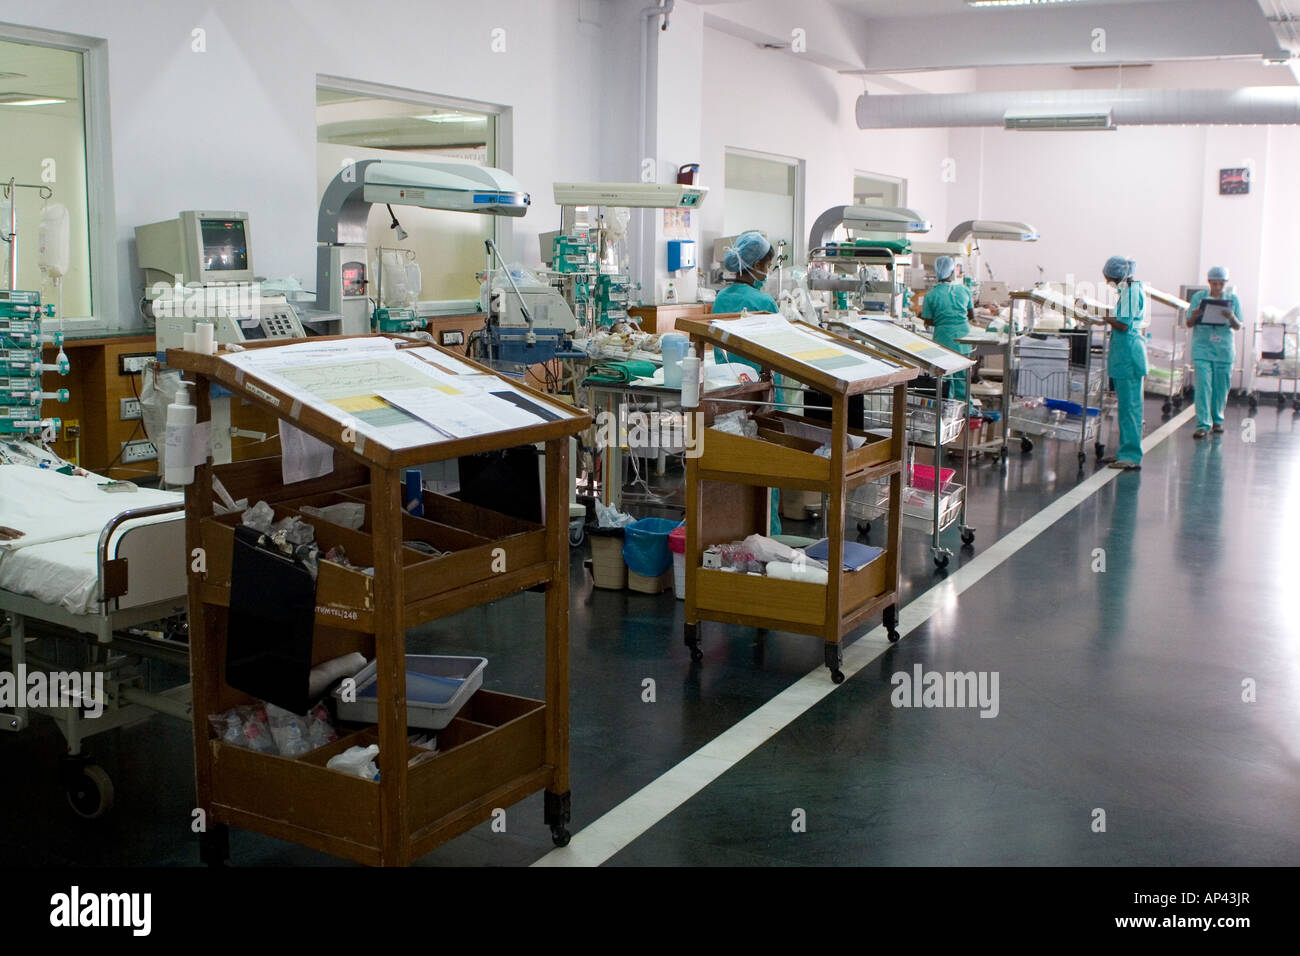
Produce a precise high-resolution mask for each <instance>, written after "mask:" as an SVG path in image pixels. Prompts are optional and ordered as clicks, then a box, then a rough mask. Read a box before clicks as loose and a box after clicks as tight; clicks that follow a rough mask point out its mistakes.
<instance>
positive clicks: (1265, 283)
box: [1258, 126, 1300, 312]
mask: <svg viewBox="0 0 1300 956" xmlns="http://www.w3.org/2000/svg"><path fill="white" fill-rule="evenodd" d="M1265 156H1266V158H1265V168H1264V179H1263V188H1264V234H1263V239H1262V241H1261V249H1260V276H1259V298H1258V301H1259V305H1260V307H1261V308H1265V307H1273V308H1278V309H1281V310H1282V311H1283V312H1285V311H1287V310H1289V309H1291V308H1294V307H1295V306H1300V159H1298V158H1300V127H1297V126H1273V127H1270V128H1269V130H1268V151H1267V153H1266V154H1265Z"/></svg>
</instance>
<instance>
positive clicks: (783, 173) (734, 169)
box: [722, 152, 798, 250]
mask: <svg viewBox="0 0 1300 956" xmlns="http://www.w3.org/2000/svg"><path fill="white" fill-rule="evenodd" d="M797 172H798V170H797V167H796V166H795V165H794V164H793V161H791V162H781V161H780V160H772V159H763V158H760V157H757V156H747V155H745V154H743V153H733V152H728V153H727V166H726V180H725V195H724V197H723V200H724V206H723V225H722V230H723V235H724V236H734V235H736V234H737V233H741V232H745V231H747V230H749V229H757V230H759V231H760V232H762V233H763V234H764V235H766V236H767V238H768V241H769V242H771V243H772V245H776V244H777V243H778V242H780V241H781V240H782V239H784V240H785V242H786V247H787V249H788V250H793V249H794V237H795V230H796V226H797V224H796V222H795V188H796V183H797Z"/></svg>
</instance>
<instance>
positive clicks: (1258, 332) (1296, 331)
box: [1248, 314, 1300, 415]
mask: <svg viewBox="0 0 1300 956" xmlns="http://www.w3.org/2000/svg"><path fill="white" fill-rule="evenodd" d="M1291 318H1292V314H1288V315H1287V316H1286V318H1284V319H1283V320H1282V321H1281V322H1266V321H1264V319H1263V318H1259V319H1256V320H1255V336H1254V347H1253V351H1254V367H1253V369H1252V372H1253V374H1252V375H1251V382H1250V391H1249V393H1248V396H1249V397H1248V401H1249V403H1250V413H1251V414H1252V415H1253V414H1255V412H1256V410H1257V409H1258V408H1259V382H1260V379H1266V380H1269V381H1276V382H1277V388H1276V391H1275V394H1276V395H1277V407H1278V408H1279V409H1281V408H1285V407H1286V390H1285V389H1284V387H1283V386H1284V385H1285V383H1286V382H1287V381H1288V380H1289V381H1290V382H1291V410H1292V411H1294V412H1296V413H1300V325H1297V324H1296V322H1295V321H1294V320H1293V321H1291V322H1288V321H1287V319H1291ZM1267 391H1274V390H1273V389H1268V390H1267Z"/></svg>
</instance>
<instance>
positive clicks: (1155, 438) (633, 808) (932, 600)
mask: <svg viewBox="0 0 1300 956" xmlns="http://www.w3.org/2000/svg"><path fill="white" fill-rule="evenodd" d="M1194 415H1195V409H1194V408H1187V409H1184V410H1183V411H1182V412H1181V413H1180V414H1179V415H1177V416H1175V417H1174V418H1173V419H1171V420H1170V421H1168V422H1166V423H1165V424H1164V425H1162V426H1160V427H1159V428H1157V429H1156V430H1155V431H1154V432H1152V433H1151V434H1150V435H1148V436H1147V437H1146V438H1145V439H1144V440H1143V442H1142V450H1143V451H1144V452H1149V451H1151V449H1153V448H1155V447H1156V446H1157V445H1159V444H1160V443H1161V442H1162V441H1164V440H1165V439H1166V438H1168V437H1169V436H1170V435H1172V434H1173V433H1174V432H1176V431H1177V430H1178V429H1179V428H1180V427H1182V425H1184V424H1185V423H1186V422H1188V421H1189V420H1190V419H1191V418H1192V417H1193V416H1194ZM1120 474H1122V472H1120V471H1118V470H1116V469H1113V468H1103V469H1101V470H1099V471H1097V472H1095V473H1093V474H1092V475H1089V476H1088V477H1087V478H1085V479H1084V480H1083V481H1081V482H1080V483H1079V484H1078V485H1076V486H1075V487H1074V488H1071V489H1070V490H1069V491H1067V492H1066V493H1065V494H1064V495H1062V496H1061V497H1060V498H1058V499H1056V500H1055V501H1053V502H1052V503H1051V504H1050V505H1048V506H1047V507H1046V508H1044V509H1043V510H1042V511H1039V512H1038V513H1037V514H1035V515H1034V516H1033V517H1032V518H1030V519H1029V520H1028V521H1026V522H1025V523H1024V524H1022V525H1020V526H1019V527H1017V528H1015V529H1014V530H1012V531H1011V532H1010V533H1008V534H1007V535H1005V536H1004V537H1002V538H999V539H998V540H997V541H995V542H994V543H993V544H992V545H990V546H989V547H988V548H987V549H986V550H984V551H983V552H981V553H980V554H979V555H977V556H976V557H975V558H974V559H972V560H971V561H969V562H968V563H966V564H964V565H962V566H961V567H960V568H958V569H957V570H956V571H954V572H953V573H952V574H950V575H948V577H947V578H945V579H944V580H942V581H940V582H939V583H938V584H936V585H934V587H932V588H929V589H928V590H926V591H925V592H924V593H922V594H920V595H918V596H917V597H916V598H914V599H913V600H912V601H910V602H909V603H908V604H906V605H905V606H904V607H903V608H902V610H901V611H900V612H899V616H898V630H899V633H900V634H901V635H906V634H908V633H909V632H910V631H912V630H913V629H915V628H917V627H919V626H920V625H922V624H924V623H925V622H926V621H927V620H928V619H929V618H930V617H931V616H932V615H933V614H934V613H935V612H936V611H938V610H940V609H943V608H946V607H950V606H951V603H952V601H953V600H954V599H955V598H956V597H957V595H959V594H961V593H962V592H963V591H965V590H966V589H967V588H970V587H973V586H974V585H975V584H977V583H978V582H979V581H980V580H981V579H982V578H983V577H984V576H985V575H987V574H988V573H989V572H991V571H993V570H994V569H996V568H997V567H998V566H999V565H1000V564H1002V563H1003V562H1004V561H1006V560H1007V559H1008V558H1010V557H1011V556H1012V555H1014V554H1015V553H1016V552H1017V551H1019V550H1020V549H1021V548H1023V547H1024V546H1025V545H1027V544H1029V543H1030V542H1031V541H1033V540H1034V539H1035V538H1037V537H1038V536H1039V535H1040V534H1042V533H1043V532H1044V531H1046V530H1047V529H1048V528H1050V527H1051V526H1052V525H1053V524H1055V523H1056V522H1057V521H1058V520H1060V519H1061V518H1063V517H1064V516H1065V515H1067V514H1069V513H1070V511H1072V510H1073V509H1074V508H1075V507H1076V506H1077V505H1079V504H1081V503H1082V502H1084V501H1086V500H1087V499H1088V498H1090V497H1091V496H1092V495H1094V494H1096V493H1097V492H1098V491H1099V490H1100V489H1101V488H1102V487H1103V486H1104V485H1106V484H1107V483H1108V482H1110V481H1111V480H1113V479H1114V478H1115V477H1117V476H1118V475H1120ZM887 647H889V641H888V640H887V638H886V637H885V628H884V626H883V625H878V626H877V627H875V628H873V629H872V630H871V631H869V632H867V633H866V634H864V635H863V636H862V637H860V638H858V639H857V640H856V641H854V642H853V643H852V644H850V645H849V646H847V647H846V648H845V649H844V665H843V670H844V676H845V678H846V679H847V678H849V677H852V676H853V675H854V674H856V673H857V672H858V671H860V670H861V669H862V668H864V667H866V666H867V665H868V664H870V663H871V662H872V661H874V660H875V659H876V658H877V657H879V656H880V655H881V654H882V653H884V651H885V649H886V648H887ZM837 686H842V685H836V684H832V683H831V681H830V678H829V677H828V676H827V672H826V668H825V667H818V668H817V669H816V670H814V671H812V672H811V673H809V674H806V675H805V676H804V677H802V678H800V679H799V680H798V681H796V682H795V683H794V684H793V685H791V686H790V687H787V688H786V689H785V690H783V691H782V692H781V693H779V694H777V695H776V696H775V697H773V698H772V699H771V700H769V701H768V702H767V703H765V704H763V705H762V706H761V707H759V708H758V709H757V710H756V711H754V712H753V713H752V714H750V715H749V716H748V717H746V718H745V719H744V720H742V721H740V722H739V723H738V724H735V725H734V726H732V727H731V728H729V729H728V730H726V731H724V732H723V733H722V734H720V735H719V736H717V737H715V738H714V739H713V740H711V741H709V742H708V743H707V744H705V745H704V746H703V747H701V748H700V749H699V750H697V751H695V753H693V754H691V755H690V756H689V757H687V758H686V759H685V760H683V761H682V762H681V763H679V764H677V765H676V766H674V767H673V768H671V769H670V770H668V771H667V772H666V773H664V774H663V775H662V776H661V777H659V778H657V779H655V780H652V781H651V782H650V783H648V784H646V786H644V787H642V788H641V789H640V790H638V791H637V792H636V793H634V794H632V796H630V797H628V798H627V799H626V800H624V801H623V802H622V803H620V804H619V805H618V806H616V807H614V808H613V809H612V810H610V811H609V812H608V813H606V814H605V815H604V816H602V817H600V818H599V819H598V820H596V821H595V822H593V823H591V824H589V825H588V826H587V827H585V828H583V829H582V830H581V831H580V832H578V833H576V834H574V836H573V840H572V841H571V842H570V843H569V845H568V846H567V847H562V848H558V849H555V850H552V851H551V852H550V853H548V854H546V856H544V857H542V858H541V859H540V860H538V861H537V862H536V863H534V864H533V866H599V865H600V864H602V863H604V862H605V861H606V860H608V859H609V858H610V857H612V856H613V855H614V854H616V853H618V852H619V851H620V850H622V849H623V848H624V847H626V846H627V845H628V844H629V843H631V842H632V841H633V840H635V839H636V838H637V837H639V836H641V834H643V833H645V832H646V831H647V830H649V829H650V828H651V827H652V826H654V825H655V824H656V823H658V822H659V821H660V820H662V819H663V818H664V817H666V816H668V814H670V813H672V812H673V811H674V810H676V809H677V808H678V807H680V806H681V805H682V804H683V803H685V802H686V801H687V800H689V799H690V798H691V797H693V796H695V795H696V794H697V793H699V792H700V791H701V790H703V789H704V788H705V787H707V786H708V785H709V784H711V783H712V782H713V781H714V780H717V779H718V778H719V777H721V776H722V775H723V774H724V773H726V772H727V771H728V770H730V769H731V768H732V767H734V766H735V765H736V764H737V763H739V762H740V761H741V760H743V759H744V758H745V757H747V756H749V755H750V754H751V753H753V752H754V751H755V750H757V749H758V748H759V747H760V746H762V745H763V744H764V743H765V742H767V741H768V740H770V739H771V738H772V737H774V736H775V735H776V734H777V733H779V732H780V731H781V730H783V729H785V728H786V727H787V726H789V725H790V724H791V723H793V722H794V721H795V720H796V719H798V718H799V717H800V716H801V715H802V714H803V713H804V712H805V711H807V710H809V709H810V708H812V707H813V706H814V705H815V704H817V703H818V702H819V701H821V700H822V699H823V698H824V697H826V696H827V695H828V694H831V693H833V692H834V691H835V690H836V689H837Z"/></svg>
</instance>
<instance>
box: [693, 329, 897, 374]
mask: <svg viewBox="0 0 1300 956" xmlns="http://www.w3.org/2000/svg"><path fill="white" fill-rule="evenodd" d="M712 325H713V327H714V328H715V329H717V330H718V331H720V332H722V333H724V336H723V341H724V347H725V343H726V342H728V341H731V340H733V339H736V340H740V341H743V342H748V343H750V344H751V345H757V346H759V347H760V348H765V349H768V350H770V351H772V352H776V353H778V354H780V355H785V356H788V357H789V358H792V359H794V360H795V361H796V362H802V363H803V364H804V365H808V366H811V367H812V368H815V369H817V370H818V371H820V372H824V373H826V374H827V375H830V376H832V377H833V378H837V379H839V380H840V381H844V382H860V381H862V380H864V379H869V378H877V377H879V376H882V375H889V374H891V373H892V372H896V371H898V369H899V368H900V366H899V365H896V364H894V363H893V362H887V361H885V360H883V359H878V358H874V357H873V356H870V355H866V354H864V353H863V352H860V351H857V350H855V349H854V348H853V347H852V346H851V345H850V344H848V343H845V342H840V341H837V340H835V339H834V338H832V337H830V336H829V335H824V334H822V333H821V332H820V330H818V329H815V328H813V327H812V326H808V325H803V324H800V323H794V322H789V321H787V320H786V319H784V318H782V317H781V316H779V315H771V314H766V313H765V314H763V315H753V316H746V317H744V318H740V319H731V320H728V321H717V320H715V321H714V322H713V323H712Z"/></svg>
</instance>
